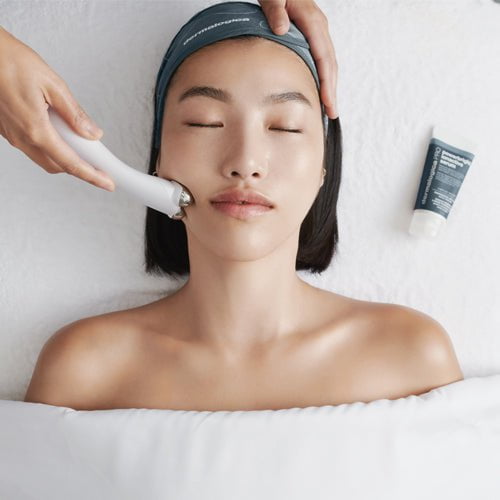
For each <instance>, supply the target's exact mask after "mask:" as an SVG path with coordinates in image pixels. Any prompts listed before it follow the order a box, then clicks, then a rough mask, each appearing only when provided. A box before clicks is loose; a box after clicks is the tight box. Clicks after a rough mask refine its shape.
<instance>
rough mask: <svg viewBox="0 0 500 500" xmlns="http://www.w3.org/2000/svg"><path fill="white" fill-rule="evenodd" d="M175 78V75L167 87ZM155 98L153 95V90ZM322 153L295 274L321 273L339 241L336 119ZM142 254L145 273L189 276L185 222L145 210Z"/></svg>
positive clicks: (338, 136) (339, 157)
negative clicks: (322, 175)
mask: <svg viewBox="0 0 500 500" xmlns="http://www.w3.org/2000/svg"><path fill="white" fill-rule="evenodd" d="M254 38H259V39H260V38H261V37H258V36H255V35H240V36H236V37H232V38H231V40H250V39H254ZM225 40H227V39H225ZM225 40H221V41H219V42H216V43H220V42H223V41H225ZM216 43H214V44H212V45H215V44H216ZM179 67H180V66H179ZM177 69H178V68H177ZM174 76H175V72H174V73H173V75H172V78H171V80H170V82H169V86H170V84H171V83H172V81H173V78H174ZM157 82H158V79H157ZM167 92H168V89H167ZM154 95H156V88H155V92H154ZM165 102H166V98H165ZM153 106H154V108H155V109H154V117H155V119H154V121H153V133H152V134H151V136H152V137H151V153H150V157H149V167H148V174H151V175H152V174H153V173H154V171H155V170H156V161H157V158H158V154H159V152H160V149H159V148H155V147H154V131H155V130H156V127H157V126H161V124H157V123H156V116H157V113H156V111H157V110H156V102H155V100H154V105H153ZM160 147H161V145H160ZM324 151H325V153H324V158H323V166H324V168H325V169H326V175H325V178H324V184H323V186H321V188H320V190H319V192H318V195H317V196H316V199H315V200H314V203H313V204H312V205H311V208H310V209H309V212H308V213H307V215H306V217H305V218H304V220H303V222H302V225H301V226H300V232H299V246H298V251H297V258H296V261H295V270H297V271H301V270H307V271H310V272H311V273H321V272H323V271H324V270H325V269H326V268H327V267H328V266H329V264H330V262H331V260H332V258H333V256H334V254H335V250H336V247H337V242H338V238H339V236H338V224H337V199H338V194H339V187H340V179H341V166H342V133H341V128H340V120H339V118H336V119H335V120H332V119H330V118H328V132H327V136H326V140H325V149H324ZM144 254H145V270H146V272H147V273H148V274H155V275H160V276H164V275H167V276H172V277H176V276H181V277H182V276H184V275H186V274H189V253H188V240H187V234H186V228H185V226H184V222H182V221H181V220H175V219H171V218H170V217H168V215H165V214H163V213H161V212H158V211H157V210H154V209H153V208H150V207H147V211H146V228H145V242H144Z"/></svg>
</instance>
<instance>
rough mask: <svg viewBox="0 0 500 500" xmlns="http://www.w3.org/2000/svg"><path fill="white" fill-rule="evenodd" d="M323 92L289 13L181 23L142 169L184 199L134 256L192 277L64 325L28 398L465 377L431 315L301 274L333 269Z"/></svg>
mask: <svg viewBox="0 0 500 500" xmlns="http://www.w3.org/2000/svg"><path fill="white" fill-rule="evenodd" d="M245 19H246V21H244V20H245ZM242 20H243V21H242ZM318 89H319V80H318V75H317V69H316V67H315V66H314V62H313V59H312V57H311V53H310V51H309V49H308V46H307V44H306V42H305V38H304V36H303V34H302V33H301V32H300V31H299V30H298V29H297V27H296V26H295V25H294V24H293V23H290V31H289V32H288V33H287V34H285V35H279V36H278V35H275V34H273V32H272V31H271V30H270V28H269V26H268V25H267V23H266V22H265V17H264V15H263V12H262V10H261V8H260V7H259V6H257V5H255V4H250V3H246V2H230V3H227V2H224V3H219V4H216V5H213V6H211V7H209V8H207V9H205V10H203V11H200V12H199V13H198V14H197V15H196V16H194V17H193V18H191V19H190V20H189V21H188V23H186V24H185V25H184V26H183V27H182V28H181V30H180V31H179V33H178V34H177V35H176V37H175V38H174V40H173V41H172V43H171V45H170V47H169V49H168V51H167V54H166V56H165V58H164V61H163V63H162V65H161V68H160V71H159V74H158V79H157V82H156V91H155V122H154V130H153V138H152V148H151V155H150V163H149V173H150V174H152V175H158V176H159V177H164V178H165V179H169V180H176V181H178V182H179V183H181V184H182V185H183V186H188V187H189V190H190V192H191V194H192V195H193V197H194V200H195V203H194V204H193V205H191V206H188V207H185V209H184V210H185V212H184V217H183V218H181V219H177V220H175V219H170V218H169V217H168V216H166V215H164V214H162V213H160V212H157V211H155V210H153V209H151V208H148V210H147V217H146V231H145V240H146V241H145V245H146V247H145V258H146V271H147V272H148V273H151V274H162V275H167V276H189V279H188V281H187V282H186V284H185V285H184V286H183V287H182V288H180V289H179V290H178V291H176V292H175V293H173V294H171V295H169V296H166V297H163V298H162V299H160V300H157V301H155V302H152V303H150V304H146V305H143V306H140V307H134V308H132V309H127V310H121V311H115V312H111V313H107V314H102V315H99V316H94V317H89V318H84V319H80V320H78V321H75V322H73V323H71V324H69V325H66V326H64V327H63V328H61V329H60V330H59V331H57V332H56V333H55V334H54V335H53V336H52V337H51V338H49V340H48V341H47V342H46V344H45V346H44V347H43V349H42V351H41V353H40V356H39V359H38V361H37V364H36V367H35V369H34V373H33V376H32V379H31V382H30V384H29V387H28V390H27V393H26V396H25V399H24V400H25V401H28V402H39V403H45V404H50V405H57V406H65V407H70V408H74V409H77V410H97V409H114V408H157V409H181V410H212V411H215V410H260V409H282V408H283V409H284V408H294V407H299V408H303V407H308V406H322V405H337V404H341V403H351V402H356V401H363V402H369V401H372V400H376V399H383V398H387V399H397V398H401V397H405V396H408V395H410V394H422V393H424V392H428V391H429V390H431V389H433V388H436V387H439V386H442V385H446V384H450V383H452V382H456V381H459V380H462V379H463V375H462V372H461V369H460V366H459V364H458V361H457V358H456V355H455V352H454V349H453V346H452V343H451V341H450V338H449V336H448V334H447V332H446V331H445V330H444V329H443V328H442V326H441V325H440V324H439V323H438V322H437V321H436V320H434V319H432V318H431V317H429V316H427V315H426V314H424V313H422V312H419V311H417V310H414V309H411V308H409V307H405V306H402V305H397V304H386V303H375V302H368V301H363V300H356V299H354V298H350V297H346V296H343V295H340V294H337V293H332V292H329V291H326V290H322V289H319V288H316V287H314V286H311V285H309V284H307V283H306V282H305V281H303V280H301V279H300V278H299V277H298V276H297V273H296V271H299V270H308V271H310V272H312V273H320V272H322V271H324V270H325V269H327V267H328V266H329V264H330V263H331V261H332V257H333V255H334V253H335V249H336V246H337V243H338V227H337V199H338V193H339V186H340V179H341V158H342V155H341V129H340V122H339V119H338V118H337V119H335V120H332V119H328V116H326V114H325V113H324V108H323V107H322V105H321V101H320V95H319V91H318Z"/></svg>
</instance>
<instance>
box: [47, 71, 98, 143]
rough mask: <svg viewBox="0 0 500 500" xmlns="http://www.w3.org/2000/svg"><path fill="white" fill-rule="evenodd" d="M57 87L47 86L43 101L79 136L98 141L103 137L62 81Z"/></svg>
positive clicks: (53, 85)
mask: <svg viewBox="0 0 500 500" xmlns="http://www.w3.org/2000/svg"><path fill="white" fill-rule="evenodd" d="M58 83H59V85H55V84H49V85H48V86H46V88H45V92H44V94H45V100H46V101H47V102H48V103H49V105H50V107H52V108H54V109H55V110H56V111H57V112H58V113H59V114H60V115H61V117H62V118H63V119H64V120H65V121H66V123H67V124H68V125H69V126H70V127H71V128H72V129H73V130H74V131H75V132H76V133H77V134H79V135H81V136H82V137H85V138H86V139H92V140H95V139H97V140H98V139H100V138H101V137H102V135H103V131H102V129H100V128H99V127H98V126H97V125H96V124H95V123H94V122H93V121H92V120H91V119H90V117H89V116H88V115H87V113H85V111H84V110H83V108H82V107H81V106H80V105H79V104H78V102H77V101H76V99H75V98H74V97H73V94H72V93H71V91H70V90H69V88H68V86H67V85H66V83H65V82H64V81H63V80H59V82H58Z"/></svg>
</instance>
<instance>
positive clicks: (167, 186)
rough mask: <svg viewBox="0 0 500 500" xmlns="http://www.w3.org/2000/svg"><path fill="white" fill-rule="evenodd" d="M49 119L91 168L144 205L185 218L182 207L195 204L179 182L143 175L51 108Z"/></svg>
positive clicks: (176, 217)
mask: <svg viewBox="0 0 500 500" xmlns="http://www.w3.org/2000/svg"><path fill="white" fill-rule="evenodd" d="M48 113H49V119H50V122H51V123H52V125H53V126H54V128H55V129H56V130H57V132H58V133H59V135H60V136H61V137H62V138H63V139H64V140H65V141H66V142H67V143H68V144H69V145H70V146H71V147H72V148H73V149H74V150H75V151H76V152H77V153H78V155H79V156H80V157H81V158H83V159H84V160H85V161H86V162H87V163H89V164H90V165H92V166H94V167H96V168H98V169H99V170H102V171H103V172H106V173H107V174H108V175H109V176H111V178H112V179H113V182H114V183H115V185H116V186H117V187H119V188H120V189H123V190H124V191H125V192H126V193H128V194H129V195H131V196H133V197H134V198H136V199H137V200H138V201H140V202H141V203H142V204H143V205H147V206H148V207H151V208H154V209H155V210H158V212H162V213H164V214H166V215H168V216H169V217H170V218H171V219H181V218H182V217H183V216H184V215H185V213H184V209H183V208H182V207H186V206H188V205H191V204H192V203H193V197H192V196H191V194H190V193H189V191H188V190H187V189H186V188H185V187H184V186H183V185H182V184H179V183H178V182H175V181H169V180H166V179H163V178H161V177H156V176H153V175H149V174H145V173H143V172H139V171H137V170H135V169H134V168H132V167H129V166H128V165H126V164H125V163H123V162H122V161H121V160H119V159H118V158H117V157H116V156H115V155H113V153H111V151H109V150H108V149H107V148H106V146H104V144H103V143H102V142H101V141H97V140H90V139H85V138H84V137H82V136H80V135H78V134H77V133H76V132H74V131H73V130H72V129H71V128H70V126H69V125H68V124H67V123H66V122H65V121H64V120H63V118H62V117H61V116H60V115H59V114H58V113H57V112H56V111H55V110H54V109H52V108H49V110H48Z"/></svg>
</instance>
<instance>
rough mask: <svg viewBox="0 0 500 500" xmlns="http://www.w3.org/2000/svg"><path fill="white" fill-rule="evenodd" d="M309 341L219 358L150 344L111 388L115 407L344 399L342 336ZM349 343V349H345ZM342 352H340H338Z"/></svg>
mask: <svg viewBox="0 0 500 500" xmlns="http://www.w3.org/2000/svg"><path fill="white" fill-rule="evenodd" d="M313 337H314V336H313V335H311V338H310V339H309V341H308V342H304V343H302V344H301V345H296V346H293V347H290V346H289V347H288V348H283V349H278V350H277V351H276V352H274V353H272V354H270V353H266V352H264V351H263V353H262V356H260V357H259V356H255V357H254V358H252V359H243V358H242V360H241V361H240V362H239V361H238V360H237V359H235V360H233V361H232V362H227V361H222V360H221V359H220V358H218V357H217V356H210V355H207V354H206V353H205V354H203V353H200V351H199V350H198V351H196V350H195V349H193V350H192V351H189V349H187V350H184V351H183V352H182V354H180V355H176V356H172V355H170V356H168V355H165V353H162V351H161V349H158V348H156V347H154V346H153V345H151V346H149V347H150V348H151V349H148V348H147V349H145V350H144V352H143V353H142V356H138V357H137V358H136V359H135V360H134V361H133V363H132V364H131V365H129V366H130V369H129V370H128V373H127V376H126V377H124V378H123V380H122V383H121V384H120V385H119V388H118V390H117V391H116V392H115V398H116V399H115V401H114V403H113V404H115V405H118V406H119V407H122V408H125V407H135V408H165V409H173V410H209V411H218V410H262V409H282V408H295V407H300V408H305V407H308V406H323V405H335V404H340V403H342V402H345V401H346V399H348V398H349V393H348V392H349V388H351V387H353V385H354V384H353V382H352V380H351V381H349V379H352V377H353V376H355V369H354V366H353V362H352V355H348V351H352V346H349V342H347V343H346V341H345V338H344V336H342V335H341V334H340V333H338V335H337V336H335V335H330V336H328V335H327V334H326V333H325V332H323V333H322V334H319V333H318V335H317V336H316V338H313ZM350 347H351V349H350ZM343 353H344V354H343Z"/></svg>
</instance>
